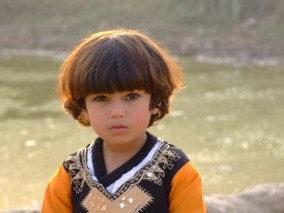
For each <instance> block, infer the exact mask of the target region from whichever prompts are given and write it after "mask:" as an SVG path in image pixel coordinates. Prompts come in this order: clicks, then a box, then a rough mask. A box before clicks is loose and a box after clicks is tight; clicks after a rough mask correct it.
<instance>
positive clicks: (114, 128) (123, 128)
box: [110, 124, 127, 133]
mask: <svg viewBox="0 0 284 213" xmlns="http://www.w3.org/2000/svg"><path fill="white" fill-rule="evenodd" d="M110 130H111V131H113V132H116V133H121V132H124V131H126V130H127V126H125V125H122V124H118V125H112V126H110Z"/></svg>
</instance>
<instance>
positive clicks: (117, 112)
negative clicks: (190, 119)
mask: <svg viewBox="0 0 284 213" xmlns="http://www.w3.org/2000/svg"><path fill="white" fill-rule="evenodd" d="M150 99H151V95H150V94H149V93H146V92H145V91H144V90H134V91H124V92H115V93H110V94H89V95H88V96H87V97H86V98H85V104H86V110H84V115H85V116H86V118H87V119H88V120H89V121H90V124H91V126H92V128H93V129H94V131H95V132H96V133H97V135H99V136H100V137H101V138H102V139H103V140H104V144H103V155H104V160H105V165H106V169H107V173H108V174H109V173H111V172H112V171H113V170H115V169H116V168H118V167H119V166H120V165H122V164H123V163H125V162H126V161H127V160H129V159H130V158H131V157H132V156H134V155H135V154H136V153H137V152H138V151H139V150H140V149H141V147H142V146H143V145H144V143H145V141H146V129H147V127H148V125H149V122H150V118H151V116H152V115H153V114H156V113H158V108H154V109H152V110H150V109H149V108H150Z"/></svg>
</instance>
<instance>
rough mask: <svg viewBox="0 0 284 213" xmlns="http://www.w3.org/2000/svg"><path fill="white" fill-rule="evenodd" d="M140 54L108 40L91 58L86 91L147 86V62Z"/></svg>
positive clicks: (112, 90) (143, 87)
mask: <svg viewBox="0 0 284 213" xmlns="http://www.w3.org/2000/svg"><path fill="white" fill-rule="evenodd" d="M137 54H139V52H138V51H137V52H136V53H135V54H133V53H130V50H129V49H128V48H127V47H125V46H123V45H121V44H120V43H118V42H115V41H113V40H110V41H106V42H104V44H103V45H102V46H101V48H100V49H99V50H98V51H96V56H95V57H92V58H95V60H90V64H89V66H87V67H89V68H88V71H87V72H86V73H87V76H86V79H85V89H86V91H85V93H86V94H84V95H87V94H89V93H114V92H116V91H119V92H121V91H133V90H135V89H145V88H146V87H147V80H146V79H147V75H146V72H147V71H146V69H148V68H147V63H141V60H137V58H139V59H141V57H139V56H138V57H137V56H136V57H135V55H137Z"/></svg>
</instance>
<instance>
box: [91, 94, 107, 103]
mask: <svg viewBox="0 0 284 213" xmlns="http://www.w3.org/2000/svg"><path fill="white" fill-rule="evenodd" d="M94 100H95V101H97V102H105V101H108V98H107V97H106V96H104V95H98V96H96V97H94Z"/></svg>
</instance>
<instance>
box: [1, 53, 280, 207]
mask: <svg viewBox="0 0 284 213" xmlns="http://www.w3.org/2000/svg"><path fill="white" fill-rule="evenodd" d="M180 63H181V64H182V66H183V69H184V73H185V78H186V87H185V88H184V89H183V90H182V91H181V92H180V93H178V94H177V95H176V97H175V98H174V100H173V101H174V102H173V103H174V104H173V105H172V112H171V114H170V116H168V117H166V118H165V119H164V120H163V121H162V122H160V124H158V125H157V126H155V127H152V128H150V129H149V131H151V132H153V133H154V134H157V135H158V136H159V137H161V138H163V139H165V140H166V141H168V142H169V143H172V144H175V145H177V146H178V147H180V148H182V149H183V150H184V151H185V152H186V153H187V154H188V156H189V158H190V159H191V160H192V162H193V163H194V164H195V165H196V166H197V167H198V168H199V170H200V172H201V174H202V177H203V182H204V191H205V194H206V195H211V194H228V193H236V192H240V191H242V190H244V189H246V188H248V187H250V186H253V185H256V184H261V183H267V182H283V181H284V170H283V162H284V131H283V127H284V67H256V66H249V65H243V66H229V65H213V64H205V63H197V62H194V61H191V60H188V59H186V58H183V59H180ZM59 64H60V61H55V60H53V59H50V58H46V57H32V56H30V57H28V56H25V57H23V56H21V57H16V56H14V57H12V58H7V59H1V60H0V98H1V99H0V100H1V104H0V119H1V122H0V144H1V145H0V161H1V164H0V211H1V210H5V209H12V208H13V209H14V208H23V207H39V206H40V205H41V200H42V196H43V193H44V189H45V186H46V183H47V181H48V179H49V177H50V176H51V175H52V174H53V172H54V171H55V170H56V168H57V167H58V165H59V164H60V163H61V162H62V160H63V159H64V157H65V156H66V155H67V154H68V153H70V152H73V151H76V150H77V149H79V148H80V147H82V146H85V145H86V144H88V143H91V142H92V141H93V139H94V138H95V135H94V134H93V133H92V131H91V130H90V129H89V128H86V127H81V126H79V124H77V123H76V122H75V121H74V120H73V119H72V118H71V117H69V116H67V115H65V114H64V113H63V112H62V110H61V109H60V104H59V102H58V100H57V96H56V92H55V90H56V89H55V88H56V78H57V70H58V66H59Z"/></svg>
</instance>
